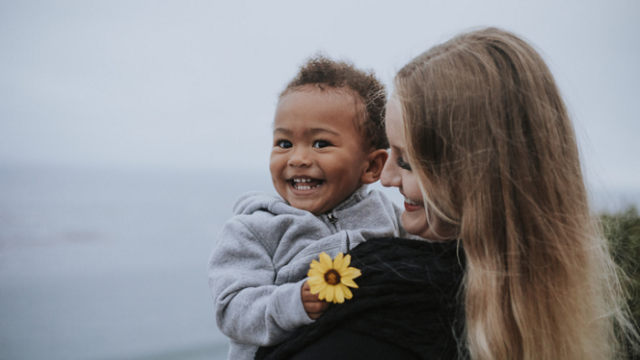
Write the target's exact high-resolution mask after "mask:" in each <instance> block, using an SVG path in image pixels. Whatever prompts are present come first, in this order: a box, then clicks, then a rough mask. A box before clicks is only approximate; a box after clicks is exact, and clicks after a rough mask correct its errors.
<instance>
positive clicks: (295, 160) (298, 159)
mask: <svg viewBox="0 0 640 360" xmlns="http://www.w3.org/2000/svg"><path fill="white" fill-rule="evenodd" d="M311 163H312V161H311V156H310V154H309V151H308V150H307V149H305V148H303V147H297V148H295V149H294V150H293V152H292V153H291V157H290V158H289V162H288V165H289V166H295V167H301V166H311Z"/></svg>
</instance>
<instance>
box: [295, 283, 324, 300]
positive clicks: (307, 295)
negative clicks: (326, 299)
mask: <svg viewBox="0 0 640 360" xmlns="http://www.w3.org/2000/svg"><path fill="white" fill-rule="evenodd" d="M300 296H301V298H302V302H303V303H304V302H310V301H320V299H319V298H318V294H312V293H311V288H310V287H309V283H308V282H307V281H305V282H304V285H302V289H301V290H300Z"/></svg>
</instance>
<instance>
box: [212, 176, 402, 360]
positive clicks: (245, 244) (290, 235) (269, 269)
mask: <svg viewBox="0 0 640 360" xmlns="http://www.w3.org/2000/svg"><path fill="white" fill-rule="evenodd" d="M233 210H234V214H235V216H234V217H233V218H231V219H230V220H229V221H228V222H227V223H226V224H225V225H224V227H223V229H222V231H221V232H220V235H219V236H218V238H217V240H216V243H215V245H214V246H213V252H212V255H211V260H210V261H209V286H210V287H211V293H212V296H213V301H214V306H215V312H216V321H217V324H218V327H219V328H220V331H222V332H223V333H224V334H225V335H227V336H228V337H229V338H230V339H231V340H230V341H231V344H230V349H229V359H231V360H245V359H247V360H249V359H253V357H254V355H255V352H256V350H257V349H258V347H259V346H270V345H275V344H278V343H280V342H282V341H284V340H285V339H286V338H287V337H288V336H289V334H290V332H291V331H293V330H294V329H296V328H298V327H300V326H303V325H307V324H310V323H312V322H313V320H311V319H310V318H309V316H308V315H307V313H306V312H305V311H304V308H303V307H302V300H301V298H300V289H301V286H302V284H303V283H304V281H305V279H306V274H307V271H308V270H309V264H310V263H311V260H313V259H317V258H318V255H319V254H320V253H321V252H323V251H324V252H326V253H327V254H329V255H330V256H331V257H332V258H333V257H334V256H335V255H336V254H338V253H339V252H343V253H346V252H347V251H348V250H349V249H350V248H353V247H354V246H356V245H357V244H359V243H360V242H363V241H365V240H366V239H370V238H374V237H394V236H396V237H407V234H406V233H405V231H404V229H403V228H402V226H401V223H400V215H401V213H402V210H400V208H398V207H397V206H395V205H394V204H393V203H392V202H391V201H390V200H389V199H387V198H386V197H385V196H384V195H383V194H382V193H381V192H379V191H375V190H373V191H371V192H367V190H366V186H363V187H361V188H360V189H358V190H356V191H355V192H354V193H353V194H352V195H351V196H350V197H349V198H347V199H346V200H345V201H343V202H342V203H341V204H340V205H338V206H337V207H335V208H334V209H333V210H331V211H330V212H328V213H326V214H323V215H320V216H315V215H313V214H312V213H310V212H308V211H304V210H299V209H296V208H293V207H291V206H290V205H288V204H287V203H286V202H285V201H284V200H282V199H281V198H279V197H275V196H271V195H268V194H265V193H260V192H249V193H245V194H243V195H242V196H240V198H238V200H237V201H236V203H235V205H234V209H233Z"/></svg>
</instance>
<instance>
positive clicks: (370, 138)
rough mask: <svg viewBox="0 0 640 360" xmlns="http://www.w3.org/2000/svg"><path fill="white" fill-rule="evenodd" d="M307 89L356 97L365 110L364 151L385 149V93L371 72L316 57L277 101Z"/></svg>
mask: <svg viewBox="0 0 640 360" xmlns="http://www.w3.org/2000/svg"><path fill="white" fill-rule="evenodd" d="M307 85H316V86H317V87H318V88H319V89H320V90H321V91H325V90H326V89H327V88H330V89H341V88H346V89H348V90H349V91H350V92H351V93H352V94H353V95H356V94H357V97H356V99H357V100H362V104H363V105H364V109H365V114H364V115H365V116H364V121H363V124H362V125H363V126H362V128H363V131H362V132H363V139H364V145H365V147H373V148H375V149H387V148H389V141H388V140H387V135H386V133H385V127H384V116H385V106H386V98H387V93H386V91H385V88H384V85H383V84H382V83H381V82H380V81H379V80H378V79H377V78H376V77H375V75H374V74H373V71H372V70H368V71H363V70H359V69H357V68H356V67H355V66H354V65H353V64H352V63H350V62H346V61H333V60H331V59H329V58H328V57H325V56H323V55H320V54H318V55H315V56H313V57H311V58H309V59H308V60H307V61H306V62H305V63H304V64H303V65H302V66H301V67H300V71H299V72H298V74H297V75H296V77H294V78H293V80H291V81H290V82H289V84H287V87H286V88H285V89H284V91H282V93H280V98H282V97H283V96H284V95H287V94H289V93H291V92H293V91H296V90H297V89H299V88H301V87H303V86H307Z"/></svg>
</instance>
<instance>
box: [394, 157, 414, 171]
mask: <svg viewBox="0 0 640 360" xmlns="http://www.w3.org/2000/svg"><path fill="white" fill-rule="evenodd" d="M396 163H397V164H398V166H399V167H400V168H401V169H404V170H407V171H411V165H409V163H407V162H405V161H404V159H403V158H401V157H399V156H398V158H397V159H396Z"/></svg>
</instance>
